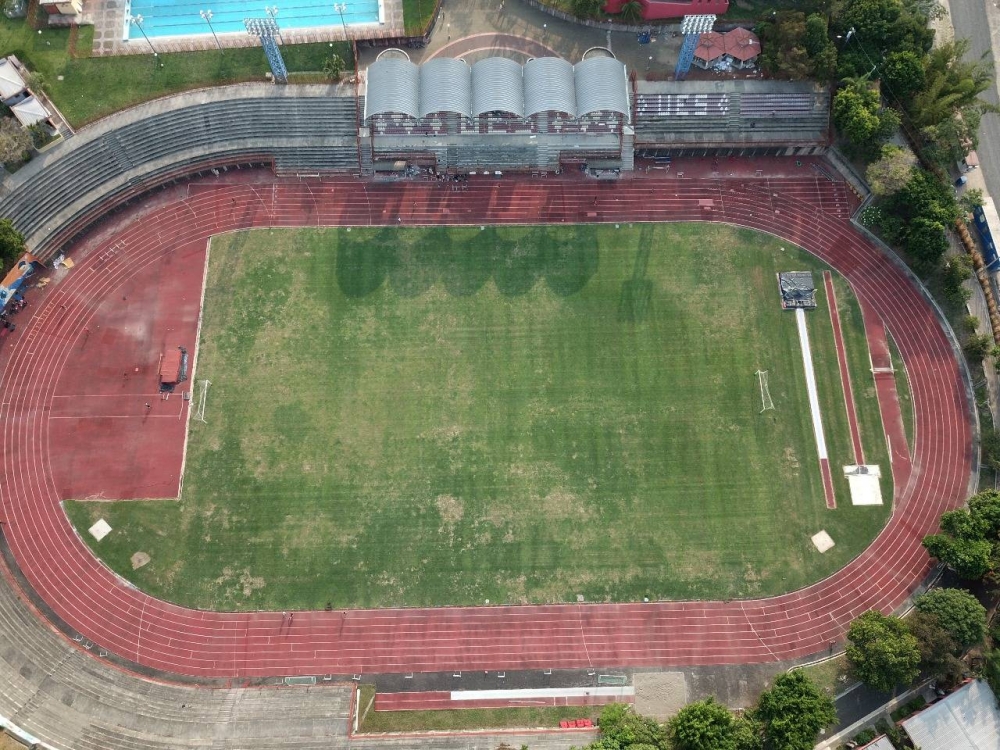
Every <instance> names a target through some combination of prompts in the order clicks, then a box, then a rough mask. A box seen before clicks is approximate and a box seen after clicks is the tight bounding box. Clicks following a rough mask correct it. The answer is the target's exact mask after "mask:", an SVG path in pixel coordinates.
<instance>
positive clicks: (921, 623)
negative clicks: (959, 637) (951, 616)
mask: <svg viewBox="0 0 1000 750" xmlns="http://www.w3.org/2000/svg"><path fill="white" fill-rule="evenodd" d="M906 627H907V629H908V630H909V631H910V633H911V634H912V635H913V637H914V638H916V639H917V647H918V648H919V649H920V671H921V672H924V673H926V674H929V675H933V676H934V677H938V678H949V677H953V676H957V675H958V674H961V671H962V668H963V666H964V665H963V664H962V662H960V661H959V660H958V659H957V658H955V654H957V653H958V652H959V649H960V646H959V645H958V643H956V642H955V639H954V638H952V637H951V636H950V635H949V634H948V631H947V630H945V629H944V628H943V627H941V623H940V622H938V619H937V617H936V616H935V615H932V614H927V613H924V612H919V611H917V612H913V613H912V614H911V615H910V616H909V617H907V618H906Z"/></svg>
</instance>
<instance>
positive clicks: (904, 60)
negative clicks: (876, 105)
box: [880, 50, 927, 106]
mask: <svg viewBox="0 0 1000 750" xmlns="http://www.w3.org/2000/svg"><path fill="white" fill-rule="evenodd" d="M880 72H881V82H882V90H883V91H884V92H885V94H886V96H887V97H889V98H890V99H891V100H893V101H894V102H898V103H899V105H900V106H901V105H903V104H904V103H905V102H907V101H908V100H909V99H910V97H912V96H913V95H914V94H916V93H917V92H918V91H921V90H923V88H924V86H925V85H926V83H927V78H926V76H925V74H924V62H923V60H921V58H920V55H918V54H917V53H916V52H914V51H913V50H905V51H903V52H892V53H890V54H889V55H887V56H886V58H885V63H884V64H883V65H882V66H881V69H880Z"/></svg>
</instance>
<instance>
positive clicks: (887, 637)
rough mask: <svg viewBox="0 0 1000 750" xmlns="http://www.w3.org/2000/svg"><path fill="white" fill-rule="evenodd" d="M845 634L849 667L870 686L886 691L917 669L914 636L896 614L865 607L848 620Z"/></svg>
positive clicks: (908, 680)
mask: <svg viewBox="0 0 1000 750" xmlns="http://www.w3.org/2000/svg"><path fill="white" fill-rule="evenodd" d="M847 638H848V641H849V644H848V646H847V659H848V661H849V662H850V664H851V670H852V671H853V672H854V674H855V676H856V677H857V678H858V679H859V680H861V681H862V682H864V683H865V684H866V685H868V687H870V688H873V689H875V690H881V691H884V692H888V691H890V690H892V689H893V688H895V687H896V686H897V685H909V684H910V683H911V682H913V680H914V678H916V676H917V675H918V674H919V672H920V669H919V665H920V649H919V646H918V644H917V639H916V638H914V637H913V635H912V634H911V633H910V631H909V630H907V628H906V625H905V623H904V622H903V621H902V620H901V619H899V618H898V617H893V616H891V615H890V616H887V615H883V614H882V613H881V612H877V611H875V610H869V611H868V612H865V613H864V614H863V615H861V616H859V617H857V618H856V619H855V620H854V622H852V623H851V627H850V628H849V629H848V631H847Z"/></svg>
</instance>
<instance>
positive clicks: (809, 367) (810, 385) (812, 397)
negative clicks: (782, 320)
mask: <svg viewBox="0 0 1000 750" xmlns="http://www.w3.org/2000/svg"><path fill="white" fill-rule="evenodd" d="M795 323H796V325H797V326H798V327H799V345H800V347H801V349H802V366H803V367H804V368H805V370H806V390H807V391H808V392H809V411H810V412H811V413H812V421H813V435H814V436H815V438H816V450H817V451H818V452H819V460H820V461H823V460H824V459H826V458H827V455H826V440H825V439H824V438H823V418H822V417H821V416H820V413H819V396H818V395H817V393H816V373H815V372H814V371H813V358H812V349H811V348H810V347H809V330H808V329H807V328H806V312H805V310H803V309H802V308H801V307H797V308H795Z"/></svg>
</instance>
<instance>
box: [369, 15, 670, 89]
mask: <svg viewBox="0 0 1000 750" xmlns="http://www.w3.org/2000/svg"><path fill="white" fill-rule="evenodd" d="M492 34H503V35H508V36H517V37H526V38H528V39H532V40H535V41H536V42H538V43H540V44H541V45H543V46H544V47H545V48H548V49H550V50H552V52H553V53H554V54H556V55H559V56H561V57H564V58H566V59H567V60H569V61H570V62H572V63H577V62H579V61H580V58H581V57H582V55H583V53H584V52H586V51H587V50H588V49H590V48H591V47H606V46H609V44H610V46H611V49H612V51H613V52H614V53H615V55H616V56H617V57H618V59H619V60H621V61H622V62H624V63H625V64H626V65H627V66H628V67H629V69H630V70H635V71H638V72H639V74H640V75H643V74H644V73H645V72H646V71H647V70H648V71H650V72H652V73H654V74H658V75H666V74H672V73H673V70H674V65H676V63H677V55H678V53H679V52H680V45H681V38H680V37H679V36H678V37H672V36H669V35H668V36H666V37H657V38H656V41H653V42H651V43H650V44H645V45H641V44H639V43H638V41H637V40H636V35H635V34H632V33H627V32H612V33H610V34H609V33H608V32H606V31H603V30H601V29H594V28H590V27H588V26H583V25H582V24H577V23H570V22H568V21H561V20H559V19H558V18H555V17H554V16H550V15H548V14H547V13H544V12H543V11H540V10H537V9H535V8H533V7H531V6H530V5H528V4H527V3H525V2H523V1H522V0H504V3H503V10H502V11H501V10H500V0H444V2H443V3H442V4H441V13H440V15H439V16H438V20H437V24H436V25H435V27H434V31H433V33H432V34H431V38H430V42H429V43H428V45H427V47H426V48H424V49H422V50H407V54H409V55H410V58H411V59H412V60H413V61H414V62H418V63H419V62H421V61H423V60H424V59H429V58H431V57H433V56H435V55H436V54H440V53H441V51H442V49H443V48H445V47H447V46H448V45H450V44H452V43H454V42H456V41H458V40H461V39H464V38H465V37H472V36H479V35H492ZM380 51H381V50H378V49H370V48H369V49H362V50H361V62H362V67H365V66H367V65H369V64H370V63H371V62H372V60H374V59H375V56H376V55H377V54H378V53H379V52H380ZM497 54H505V52H503V51H498V52H497ZM484 55H485V53H482V54H481V56H484ZM509 56H511V57H514V58H515V59H518V60H519V61H520V62H523V61H524V59H526V55H523V54H522V55H520V56H519V55H516V54H510V55H509ZM650 58H652V60H650ZM470 59H478V57H477V58H470Z"/></svg>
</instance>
